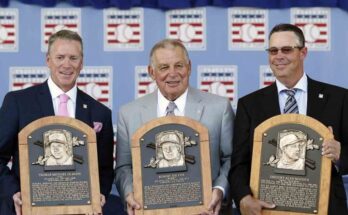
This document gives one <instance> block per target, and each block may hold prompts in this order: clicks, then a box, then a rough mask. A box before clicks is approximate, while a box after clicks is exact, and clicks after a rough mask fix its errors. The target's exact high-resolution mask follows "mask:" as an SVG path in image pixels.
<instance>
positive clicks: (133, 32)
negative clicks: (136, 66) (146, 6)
mask: <svg viewBox="0 0 348 215" xmlns="http://www.w3.org/2000/svg"><path fill="white" fill-rule="evenodd" d="M143 19H144V12H143V9H141V8H136V9H131V10H118V9H105V10H104V50H105V51H124V50H125V51H142V50H143V49H144V30H143V28H144V27H143Z"/></svg>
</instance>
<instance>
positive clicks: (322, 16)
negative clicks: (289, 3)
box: [291, 8, 343, 51]
mask: <svg viewBox="0 0 348 215" xmlns="http://www.w3.org/2000/svg"><path fill="white" fill-rule="evenodd" d="M291 23H293V24H294V25H296V26H298V27H299V28H301V29H302V31H303V33H304V35H305V39H306V46H307V47H308V48H309V49H310V50H317V51H330V35H331V31H330V25H331V24H330V9H329V8H306V9H302V8H292V9H291ZM342 27H343V26H342Z"/></svg>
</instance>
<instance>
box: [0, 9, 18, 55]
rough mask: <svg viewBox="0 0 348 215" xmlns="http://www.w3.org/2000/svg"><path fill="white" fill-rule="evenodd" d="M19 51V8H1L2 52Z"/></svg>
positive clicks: (0, 41)
mask: <svg viewBox="0 0 348 215" xmlns="http://www.w3.org/2000/svg"><path fill="white" fill-rule="evenodd" d="M17 51H18V9H12V8H11V9H5V8H2V9H1V10H0V52H17Z"/></svg>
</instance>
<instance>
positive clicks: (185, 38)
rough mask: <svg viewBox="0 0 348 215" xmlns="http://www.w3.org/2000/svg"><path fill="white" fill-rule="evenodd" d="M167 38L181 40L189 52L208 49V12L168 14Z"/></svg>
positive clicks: (171, 12) (176, 11) (182, 11)
mask: <svg viewBox="0 0 348 215" xmlns="http://www.w3.org/2000/svg"><path fill="white" fill-rule="evenodd" d="M166 17H167V25H166V26H167V29H166V32H167V37H168V38H171V39H178V40H180V41H181V42H182V43H183V44H184V45H185V47H186V48H187V49H188V50H205V49H206V21H205V20H206V12H205V9H204V8H197V9H182V10H171V11H168V12H166Z"/></svg>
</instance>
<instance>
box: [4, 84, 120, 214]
mask: <svg viewBox="0 0 348 215" xmlns="http://www.w3.org/2000/svg"><path fill="white" fill-rule="evenodd" d="M86 105H87V108H84V107H83V106H86ZM52 115H54V109H53V104H52V97H51V94H50V91H49V88H48V84H47V81H46V82H45V83H43V84H40V85H37V86H34V87H30V88H27V89H24V90H19V91H13V92H9V93H8V94H7V95H6V96H5V99H4V101H3V104H2V107H1V109H0V208H1V207H3V202H1V201H2V200H4V201H5V200H6V199H8V198H11V199H12V195H13V194H14V193H16V192H18V191H19V190H20V182H19V160H18V136H17V135H18V133H19V131H20V130H21V129H23V128H24V127H25V126H26V125H28V124H29V123H31V122H32V121H34V120H37V119H39V118H42V117H46V116H52ZM75 118H76V119H79V120H81V121H83V122H84V123H86V124H88V125H89V126H90V127H92V128H93V122H101V123H103V127H102V130H101V131H100V132H98V133H97V150H98V164H99V178H100V189H101V193H102V194H104V195H105V197H107V196H108V195H109V193H110V190H111V185H112V182H113V175H114V174H113V128H112V120H111V111H110V109H109V108H107V107H106V106H104V105H102V104H101V103H99V102H97V101H96V100H94V99H93V98H92V97H90V96H89V95H87V94H86V93H84V92H82V91H81V90H78V91H77V98H76V112H75ZM11 156H13V166H12V169H11V170H10V169H9V168H8V167H7V166H6V164H7V163H8V161H9V160H10V158H11ZM0 214H2V213H1V210H0Z"/></svg>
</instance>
